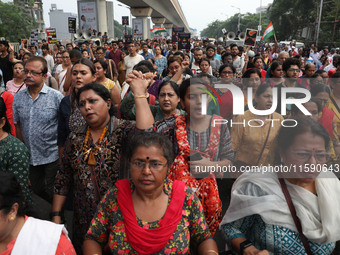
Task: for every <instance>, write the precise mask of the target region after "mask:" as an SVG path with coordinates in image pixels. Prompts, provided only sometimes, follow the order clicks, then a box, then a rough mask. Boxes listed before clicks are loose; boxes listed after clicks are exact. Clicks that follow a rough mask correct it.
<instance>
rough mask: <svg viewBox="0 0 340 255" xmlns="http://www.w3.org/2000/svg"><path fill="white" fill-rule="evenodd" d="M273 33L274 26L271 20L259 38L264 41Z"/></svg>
mask: <svg viewBox="0 0 340 255" xmlns="http://www.w3.org/2000/svg"><path fill="white" fill-rule="evenodd" d="M273 35H275V31H274V26H273V23H272V22H269V25H268V27H267V28H266V30H265V31H264V33H263V35H262V38H261V40H262V41H264V40H266V39H268V38H269V37H271V36H273Z"/></svg>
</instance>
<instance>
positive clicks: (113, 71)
mask: <svg viewBox="0 0 340 255" xmlns="http://www.w3.org/2000/svg"><path fill="white" fill-rule="evenodd" d="M96 59H98V60H100V59H102V60H105V61H106V64H107V72H106V74H107V76H108V78H109V79H110V80H113V81H114V82H117V79H118V69H117V66H116V64H115V62H114V61H113V60H112V59H105V49H104V48H103V47H98V48H97V51H96Z"/></svg>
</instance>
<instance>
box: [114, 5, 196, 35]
mask: <svg viewBox="0 0 340 255" xmlns="http://www.w3.org/2000/svg"><path fill="white" fill-rule="evenodd" d="M118 1H119V2H121V3H123V4H125V5H127V6H130V8H131V14H132V15H133V16H135V17H138V18H142V19H143V38H144V39H145V38H147V36H148V32H149V31H148V29H147V28H148V27H147V24H148V22H147V18H148V17H151V18H152V22H153V23H155V24H156V25H160V26H164V27H165V28H167V30H168V32H169V34H171V28H172V27H184V31H185V32H190V28H189V25H188V22H187V20H186V18H185V16H184V13H183V11H182V8H181V6H180V5H179V3H178V0H138V1H136V0H118Z"/></svg>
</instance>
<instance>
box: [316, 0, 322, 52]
mask: <svg viewBox="0 0 340 255" xmlns="http://www.w3.org/2000/svg"><path fill="white" fill-rule="evenodd" d="M322 6H323V0H321V2H320V13H319V21H318V29H317V32H316V42H315V44H316V46H318V44H319V33H320V23H321V15H322Z"/></svg>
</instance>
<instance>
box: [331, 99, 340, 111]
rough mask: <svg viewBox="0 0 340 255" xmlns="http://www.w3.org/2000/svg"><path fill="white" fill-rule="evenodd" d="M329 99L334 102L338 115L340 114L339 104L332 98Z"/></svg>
mask: <svg viewBox="0 0 340 255" xmlns="http://www.w3.org/2000/svg"><path fill="white" fill-rule="evenodd" d="M329 99H330V100H331V101H332V103H333V104H334V106H335V108H336V110H337V111H338V113H340V109H339V106H338V104H337V103H336V102H335V100H334V98H333V97H332V96H330V97H329Z"/></svg>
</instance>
